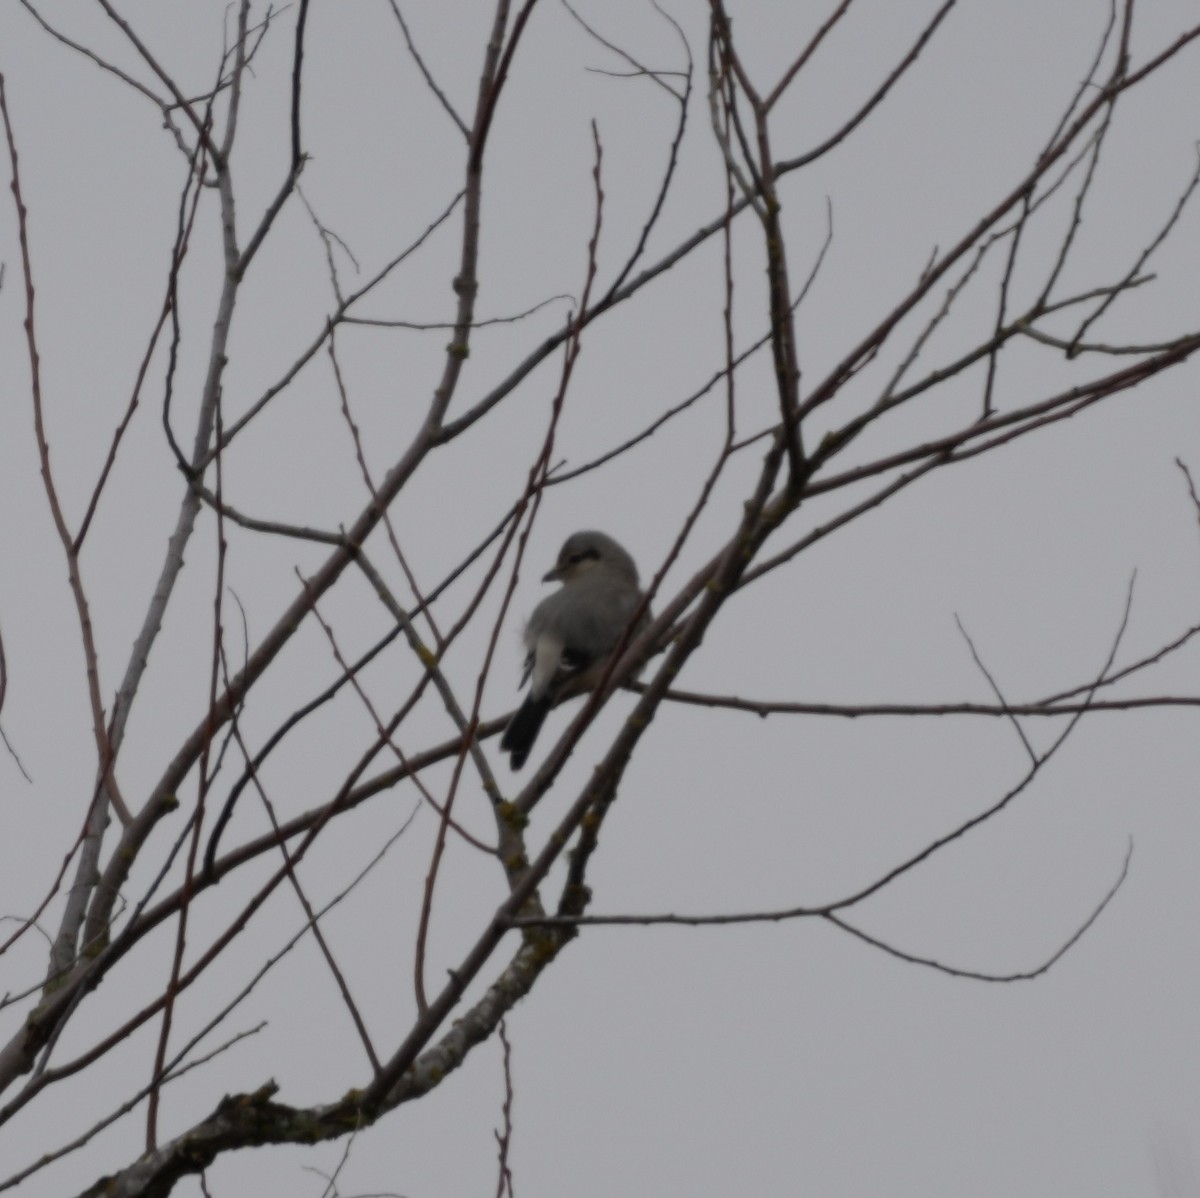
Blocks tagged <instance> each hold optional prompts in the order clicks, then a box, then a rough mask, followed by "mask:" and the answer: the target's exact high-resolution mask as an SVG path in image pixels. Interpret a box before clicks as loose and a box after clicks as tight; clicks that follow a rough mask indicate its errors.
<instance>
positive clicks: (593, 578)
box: [500, 532, 648, 770]
mask: <svg viewBox="0 0 1200 1198" xmlns="http://www.w3.org/2000/svg"><path fill="white" fill-rule="evenodd" d="M542 581H543V582H561V583H562V586H561V587H559V589H558V590H557V591H555V592H554V594H553V595H548V596H547V597H546V598H545V599H543V600H542V601H541V603H539V604H538V605H537V607H535V608H534V609H533V615H531V616H530V617H529V623H528V624H526V625H525V648H526V649H527V650H528V655H527V656H526V658H525V673H524V674H523V675H522V678H521V685H522V686H524V685H525V683H526V682H528V683H529V693H528V695H526V696H525V702H524V703H522V704H521V706H520V707H519V708H518V709H517V713H516V715H514V716H513V718H512V719H511V720H510V721H509V724H508V727H507V728H505V730H504V736H503V737H502V738H501V740H500V748H501V750H502V751H503V752H506V753H510V754H511V755H512V768H513V769H514V770H519V769H520V768H521V766H523V765H524V764H525V758H527V757H528V756H529V750H530V749H531V748H532V747H533V742H534V739H535V738H536V737H537V734H538V730H539V729H540V728H541V726H542V721H543V720H544V719H545V718H546V713H547V712H548V711H549V710H550V708H551V707H553V706H554V704H555V702H556V701H557V699H558V698H559V696H560V695H561V694H562V693H563V690H564V689H565V687H566V686H567V684H568V683H571V682H575V683H576V684H577V685H580V686H582V687H585V688H586V687H587V686H588V685H589V684H590V685H593V686H594V685H595V683H596V682H597V681H599V678H600V676H601V674H602V673H603V672H604V667H605V665H606V664H607V662H608V658H609V657H610V656H611V655H612V652H613V650H614V649H616V647H617V644H618V643H619V641H620V640H621V635H622V634H623V633H624V631H625V628H626V626H627V625H628V624H629V620H630V618H631V617H632V615H633V613H634V611H635V610H636V608H637V606H638V604H639V603H640V602H641V600H642V593H641V591H640V590H639V589H638V575H637V567H636V566H635V565H634V564H633V558H631V557H630V556H629V554H628V553H626V552H625V550H624V549H622V548H621V546H620V545H618V544H617V543H616V541H614V540H613V539H612V537H607V536H605V535H604V533H602V532H577V533H574V534H573V535H571V536H569V537H568V538H567V540H566V543H565V544H564V545H563V547H562V549H561V550H560V551H559V554H558V561H557V562H555V564H554V569H553V570H551V571H550V573H549V574H547V575H546V577H545V578H544V579H543V580H542ZM647 618H648V614H647V615H643V617H642V622H643V623H644V622H645V621H646V619H647Z"/></svg>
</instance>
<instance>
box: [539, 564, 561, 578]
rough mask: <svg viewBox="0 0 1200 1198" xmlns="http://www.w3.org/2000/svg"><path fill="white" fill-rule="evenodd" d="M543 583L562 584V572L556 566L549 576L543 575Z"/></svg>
mask: <svg viewBox="0 0 1200 1198" xmlns="http://www.w3.org/2000/svg"><path fill="white" fill-rule="evenodd" d="M542 581H543V582H562V571H561V570H560V569H559V568H558V567H557V566H555V567H554V569H553V570H551V571H550V572H549V573H548V574H543V575H542Z"/></svg>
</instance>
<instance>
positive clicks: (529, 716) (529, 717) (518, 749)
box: [500, 695, 550, 770]
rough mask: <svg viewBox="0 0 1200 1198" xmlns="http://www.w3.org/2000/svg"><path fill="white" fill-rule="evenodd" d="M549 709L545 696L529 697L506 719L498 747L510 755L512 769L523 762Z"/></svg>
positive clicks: (515, 768)
mask: <svg viewBox="0 0 1200 1198" xmlns="http://www.w3.org/2000/svg"><path fill="white" fill-rule="evenodd" d="M549 710H550V700H549V699H548V698H547V697H546V696H544V695H543V696H542V698H540V699H534V698H532V697H530V698H528V699H526V700H525V702H524V703H522V704H521V706H520V707H518V708H517V714H516V715H514V716H513V718H512V719H511V720H509V721H508V727H507V728H505V729H504V735H503V736H502V737H501V738H500V749H501V751H502V752H505V753H510V754H511V755H512V756H511V760H512V768H513V769H514V770H519V769H520V768H521V766H523V765H524V764H525V759H526V758H527V757H528V756H529V750H530V749H532V748H533V742H534V741H535V740H536V739H537V734H538V732H539V731H540V730H541V727H542V721H543V720H544V719H545V718H546V713H547V712H548V711H549Z"/></svg>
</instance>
